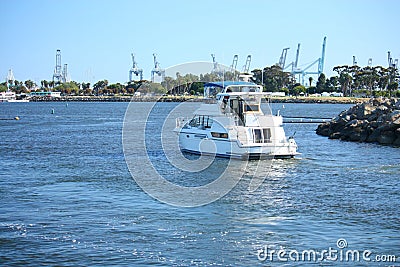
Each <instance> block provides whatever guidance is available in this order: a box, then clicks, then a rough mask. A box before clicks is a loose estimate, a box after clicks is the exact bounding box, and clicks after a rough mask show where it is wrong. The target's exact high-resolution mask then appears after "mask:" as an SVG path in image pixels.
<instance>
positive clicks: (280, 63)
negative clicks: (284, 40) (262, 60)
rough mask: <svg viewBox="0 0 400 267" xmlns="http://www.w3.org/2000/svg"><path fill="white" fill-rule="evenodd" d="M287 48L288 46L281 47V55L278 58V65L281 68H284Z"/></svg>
mask: <svg viewBox="0 0 400 267" xmlns="http://www.w3.org/2000/svg"><path fill="white" fill-rule="evenodd" d="M289 49H290V48H289V47H286V48H283V50H282V54H281V57H280V58H279V63H278V66H279V67H281V68H282V70H283V69H284V68H285V62H286V55H287V51H288V50H289Z"/></svg>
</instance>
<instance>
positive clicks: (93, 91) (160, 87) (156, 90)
mask: <svg viewBox="0 0 400 267" xmlns="http://www.w3.org/2000/svg"><path fill="white" fill-rule="evenodd" d="M333 71H335V72H337V74H338V75H337V76H332V77H329V78H328V77H326V76H325V74H324V73H321V74H320V75H319V77H318V79H317V81H316V83H315V85H313V81H314V79H313V77H311V76H310V77H308V84H307V85H301V84H300V83H298V82H296V79H295V78H296V77H294V76H293V75H292V74H291V73H290V72H285V71H283V70H282V68H281V67H280V66H278V65H272V66H270V67H265V68H263V69H262V70H261V69H254V70H252V71H251V73H252V75H253V78H252V80H253V82H255V83H257V84H261V85H263V86H264V91H268V92H278V91H282V92H285V93H286V94H288V95H299V94H302V93H303V94H316V93H319V94H320V93H323V92H328V93H332V92H341V93H343V95H344V96H357V95H363V96H366V97H371V96H397V97H400V91H399V90H398V86H399V72H398V70H397V69H396V68H394V67H388V68H384V67H382V66H374V67H372V66H367V67H359V66H357V65H354V66H347V65H343V66H336V67H334V68H333ZM238 74H239V73H238V72H230V71H226V72H224V73H223V75H221V73H212V72H211V73H207V74H200V76H197V75H194V74H186V75H181V74H180V73H179V72H177V73H176V77H175V78H173V77H165V79H164V81H163V82H161V84H160V83H151V82H150V81H147V80H142V81H131V82H127V83H125V84H121V83H113V84H110V83H109V82H108V80H100V81H97V82H96V83H94V84H93V85H91V83H85V82H82V83H78V82H76V81H71V82H65V83H60V82H54V81H47V80H42V81H41V82H40V85H38V84H36V83H35V82H34V81H32V80H26V81H24V82H22V81H17V80H15V81H8V82H4V83H1V84H0V92H1V91H6V90H7V83H8V87H9V88H10V89H11V90H12V91H14V92H16V93H17V94H21V93H29V92H34V91H57V92H61V93H62V94H63V95H84V96H90V95H96V96H99V95H133V94H134V93H135V92H141V93H144V94H147V93H152V94H173V95H181V94H191V95H202V94H203V90H204V83H205V82H213V81H222V80H237V79H238ZM299 78H300V77H299Z"/></svg>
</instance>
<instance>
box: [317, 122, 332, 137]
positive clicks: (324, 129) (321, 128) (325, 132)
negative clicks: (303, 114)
mask: <svg viewBox="0 0 400 267" xmlns="http://www.w3.org/2000/svg"><path fill="white" fill-rule="evenodd" d="M317 134H319V135H322V136H329V123H328V122H325V123H322V124H320V125H318V128H317Z"/></svg>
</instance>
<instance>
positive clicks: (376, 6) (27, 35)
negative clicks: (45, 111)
mask: <svg viewBox="0 0 400 267" xmlns="http://www.w3.org/2000/svg"><path fill="white" fill-rule="evenodd" d="M0 10H1V12H0V13H1V15H0V32H1V33H2V36H3V38H2V43H1V49H0V77H5V76H6V75H7V71H8V69H10V68H12V69H13V72H14V76H15V78H16V79H17V80H27V79H31V80H34V81H36V82H37V83H39V84H40V81H41V80H43V79H46V80H51V79H52V75H53V70H54V66H55V53H56V50H57V49H61V53H62V63H63V64H64V63H67V64H68V70H69V74H70V77H71V79H72V80H75V81H78V82H91V83H92V84H93V83H94V82H96V81H98V80H102V79H107V80H109V81H110V82H111V83H115V82H122V83H123V82H126V81H127V80H128V72H129V69H130V68H131V66H132V61H131V53H132V52H134V53H135V55H136V56H135V58H136V60H137V62H138V65H139V67H141V68H143V69H144V78H147V79H150V71H151V69H152V68H153V57H152V54H153V53H157V55H158V61H159V62H160V65H161V67H162V68H168V67H170V66H173V65H177V64H181V63H185V62H193V61H211V60H212V59H211V56H210V54H211V53H214V54H215V55H216V59H217V61H218V62H219V63H222V64H225V65H230V64H231V62H232V58H233V55H234V54H238V55H239V63H238V66H242V65H244V63H245V59H246V56H247V55H248V54H251V55H252V62H251V66H250V69H254V68H261V67H263V66H270V65H272V64H275V63H277V62H278V60H279V57H280V54H281V52H282V49H283V48H284V47H290V50H289V51H288V56H287V62H286V64H288V63H289V62H291V61H293V60H294V58H295V53H296V49H297V44H298V43H301V50H300V57H299V65H300V66H306V65H307V64H309V63H311V62H312V61H314V60H316V59H317V58H319V57H320V56H321V49H322V41H323V38H324V36H326V37H327V44H326V58H325V67H324V73H326V75H327V76H331V75H334V74H335V73H334V72H333V71H332V68H333V67H334V66H337V65H345V64H348V65H351V64H352V57H353V55H355V56H356V58H357V61H358V64H359V65H360V66H363V65H367V62H368V58H372V59H373V65H382V66H387V52H388V51H391V53H392V57H393V58H400V35H399V30H398V25H399V14H400V1H397V0H380V1H378V0H376V1H373V0H335V1H332V0H327V1H316V0H303V1H298V0H286V1H276V0H273V1H269V0H264V1H262V0H259V1H256V0H247V1H243V0H242V1H237V0H229V1H228V0H227V1H222V0H221V1H218V0H201V1H200V0H192V1H184V0H182V1H179V0H164V1H161V0H152V1H144V0H142V1H135V0H133V1H132V0H126V1H125V0H113V1H111V0H110V1H101V0H91V1H89V0H59V1H54V0H0ZM315 69H316V67H315ZM1 79H2V80H3V78H1Z"/></svg>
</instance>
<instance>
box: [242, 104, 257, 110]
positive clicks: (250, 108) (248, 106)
mask: <svg viewBox="0 0 400 267" xmlns="http://www.w3.org/2000/svg"><path fill="white" fill-rule="evenodd" d="M245 110H246V111H259V110H260V106H259V105H246V107H245Z"/></svg>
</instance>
